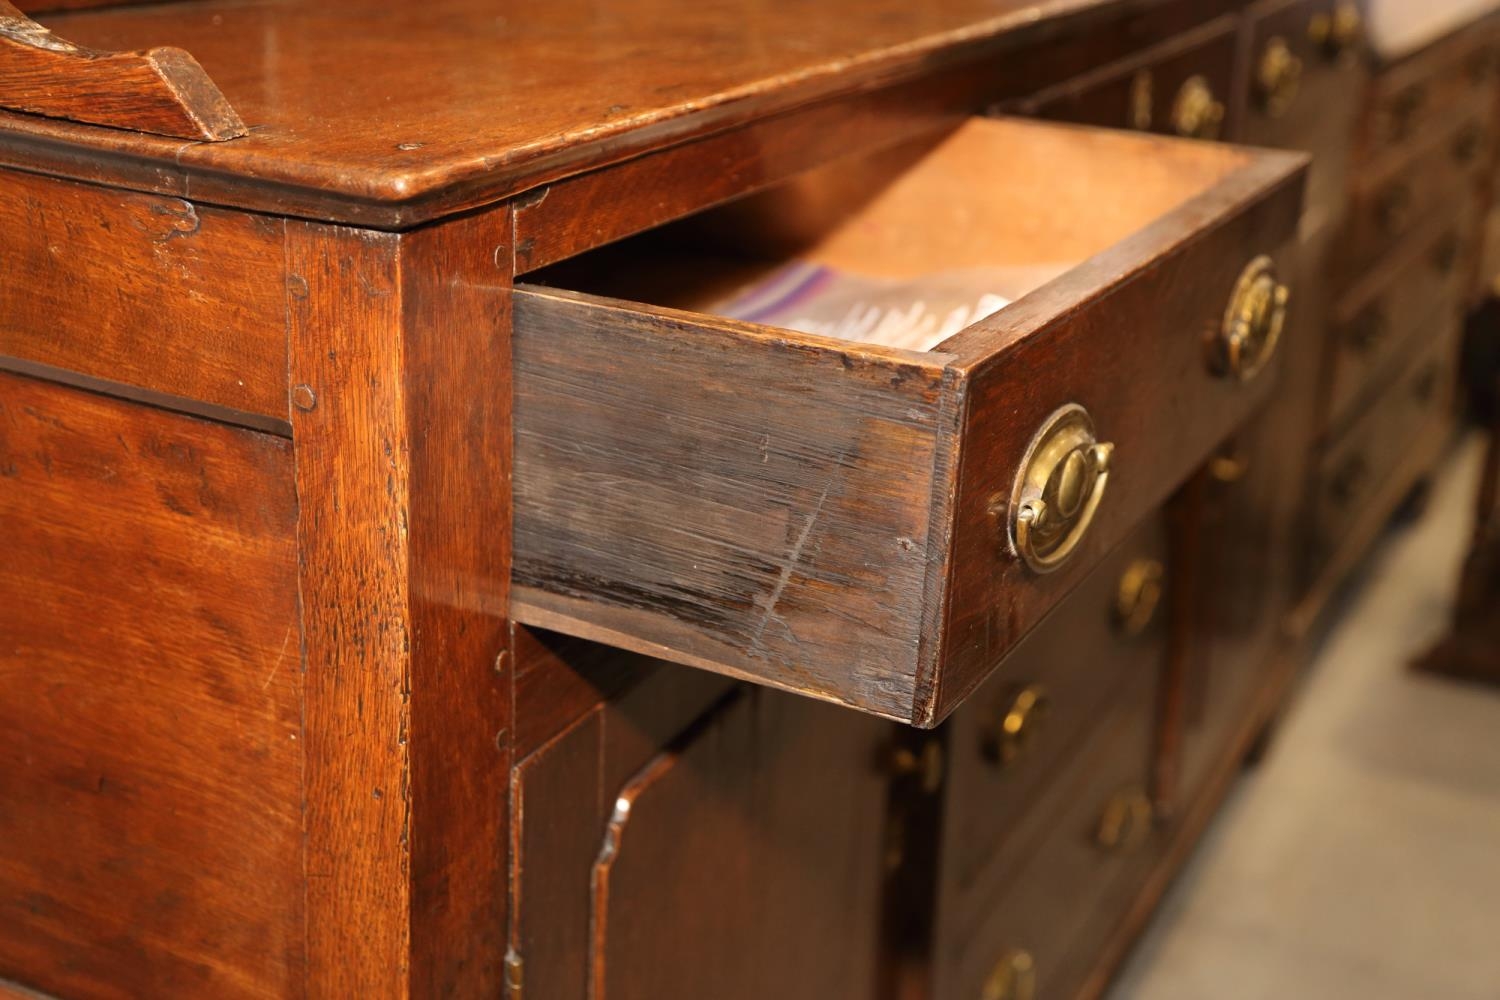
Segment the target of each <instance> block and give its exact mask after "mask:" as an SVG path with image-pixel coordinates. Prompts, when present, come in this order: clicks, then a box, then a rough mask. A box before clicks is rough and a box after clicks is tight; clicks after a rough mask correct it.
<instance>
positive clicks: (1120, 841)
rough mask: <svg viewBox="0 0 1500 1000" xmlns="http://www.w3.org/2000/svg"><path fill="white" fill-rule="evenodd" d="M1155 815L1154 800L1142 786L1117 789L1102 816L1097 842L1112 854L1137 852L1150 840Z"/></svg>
mask: <svg viewBox="0 0 1500 1000" xmlns="http://www.w3.org/2000/svg"><path fill="white" fill-rule="evenodd" d="M1153 815H1154V811H1153V810H1152V808H1151V800H1150V799H1148V798H1146V794H1145V793H1144V792H1142V791H1141V790H1140V789H1139V788H1127V789H1124V790H1122V791H1119V792H1116V793H1115V794H1114V795H1112V796H1111V797H1110V800H1109V802H1108V803H1106V804H1105V806H1104V815H1103V816H1100V817H1099V829H1098V830H1096V831H1095V833H1094V842H1095V843H1097V844H1098V845H1099V846H1100V847H1102V848H1103V849H1104V850H1106V851H1109V852H1110V853H1112V854H1124V853H1126V852H1127V851H1133V850H1135V849H1136V848H1138V847H1140V846H1141V845H1142V844H1144V843H1145V842H1146V837H1147V836H1148V835H1149V834H1150V832H1151V820H1152V817H1153Z"/></svg>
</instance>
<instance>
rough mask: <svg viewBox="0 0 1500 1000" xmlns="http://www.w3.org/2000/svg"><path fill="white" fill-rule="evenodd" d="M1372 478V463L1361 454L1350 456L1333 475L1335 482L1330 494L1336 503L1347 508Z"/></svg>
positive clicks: (1330, 486)
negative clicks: (1370, 477) (1366, 481)
mask: <svg viewBox="0 0 1500 1000" xmlns="http://www.w3.org/2000/svg"><path fill="white" fill-rule="evenodd" d="M1369 476H1370V463H1369V462H1368V461H1366V460H1365V456H1364V455H1362V454H1359V453H1355V454H1353V455H1350V456H1349V457H1348V458H1347V459H1345V460H1344V463H1343V464H1342V465H1340V466H1339V469H1338V471H1337V472H1335V473H1334V474H1333V480H1332V481H1331V482H1330V483H1329V492H1330V493H1331V494H1332V495H1333V501H1334V503H1336V504H1338V505H1339V506H1340V507H1347V506H1348V505H1349V503H1350V502H1351V501H1353V500H1354V498H1355V497H1357V496H1358V495H1359V494H1360V492H1361V491H1362V490H1363V489H1364V485H1365V480H1367V479H1368V478H1369Z"/></svg>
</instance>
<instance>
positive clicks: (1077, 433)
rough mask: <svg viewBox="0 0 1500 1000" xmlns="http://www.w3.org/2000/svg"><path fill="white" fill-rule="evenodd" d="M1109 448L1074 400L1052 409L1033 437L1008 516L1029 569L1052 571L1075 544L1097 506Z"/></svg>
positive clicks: (1104, 481)
mask: <svg viewBox="0 0 1500 1000" xmlns="http://www.w3.org/2000/svg"><path fill="white" fill-rule="evenodd" d="M1113 452H1114V445H1112V444H1107V443H1101V442H1100V441H1098V440H1097V439H1096V438H1095V436H1094V421H1093V419H1092V418H1090V417H1089V414H1088V411H1087V410H1085V409H1084V408H1083V407H1081V406H1079V405H1078V404H1077V403H1069V404H1067V405H1066V406H1064V407H1062V408H1061V409H1059V410H1057V411H1055V412H1054V413H1053V414H1052V415H1051V416H1049V417H1048V418H1047V419H1046V421H1044V422H1043V424H1042V427H1041V429H1040V430H1038V431H1037V432H1036V434H1035V436H1033V437H1032V439H1031V444H1030V445H1029V446H1027V449H1026V457H1025V458H1024V459H1022V461H1021V469H1020V471H1019V472H1018V473H1017V475H1016V482H1015V487H1014V488H1013V489H1012V491H1011V498H1010V507H1009V511H1010V516H1009V519H1008V520H1009V532H1010V543H1011V547H1012V549H1013V550H1014V551H1015V554H1016V555H1017V556H1019V557H1020V558H1021V559H1022V560H1023V561H1024V562H1025V563H1026V565H1027V566H1029V567H1030V568H1031V569H1032V570H1033V571H1035V572H1037V573H1050V572H1052V571H1053V570H1055V569H1057V568H1058V567H1059V566H1061V565H1062V564H1063V563H1064V562H1066V561H1067V559H1068V557H1069V556H1071V555H1072V554H1073V552H1074V550H1075V549H1077V548H1078V543H1079V542H1081V541H1082V540H1083V536H1084V535H1085V534H1086V533H1087V532H1088V529H1089V525H1090V524H1091V523H1093V520H1094V515H1095V514H1096V513H1098V511H1099V501H1100V500H1101V499H1102V498H1103V497H1104V487H1105V486H1106V485H1107V483H1108V482H1109V463H1110V457H1111V455H1112V454H1113Z"/></svg>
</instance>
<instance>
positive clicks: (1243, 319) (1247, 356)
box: [1211, 255, 1290, 382]
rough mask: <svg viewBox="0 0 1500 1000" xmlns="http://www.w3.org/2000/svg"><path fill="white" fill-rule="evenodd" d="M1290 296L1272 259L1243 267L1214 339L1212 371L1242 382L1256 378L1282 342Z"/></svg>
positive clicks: (1257, 259) (1255, 261)
mask: <svg viewBox="0 0 1500 1000" xmlns="http://www.w3.org/2000/svg"><path fill="white" fill-rule="evenodd" d="M1289 297H1290V293H1289V292H1288V291H1287V287H1286V285H1283V284H1282V283H1281V282H1280V281H1279V280H1277V277H1276V265H1275V264H1274V263H1273V262H1272V261H1271V258H1269V257H1266V256H1264V255H1262V256H1260V257H1256V258H1255V259H1254V260H1252V261H1251V262H1250V263H1249V264H1247V265H1245V269H1244V270H1243V271H1241V272H1240V277H1239V280H1238V281H1236V282H1235V286H1234V291H1233V292H1232V293H1230V296H1229V305H1228V307H1227V308H1226V309H1225V310H1224V322H1223V325H1222V326H1221V327H1220V329H1219V335H1218V337H1216V338H1214V350H1213V357H1212V358H1211V363H1212V367H1213V369H1214V370H1215V371H1216V372H1218V373H1219V374H1221V375H1229V376H1232V377H1234V378H1236V379H1238V380H1239V381H1241V382H1248V381H1249V380H1250V379H1252V378H1254V377H1255V376H1256V375H1258V374H1259V373H1260V371H1261V369H1263V368H1265V367H1266V364H1267V363H1268V362H1269V361H1270V360H1271V357H1272V356H1273V355H1274V354H1275V353H1276V347H1277V345H1278V344H1280V343H1281V331H1282V328H1283V327H1284V326H1285V325H1286V307H1287V300H1288V298H1289Z"/></svg>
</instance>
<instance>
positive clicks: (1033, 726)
mask: <svg viewBox="0 0 1500 1000" xmlns="http://www.w3.org/2000/svg"><path fill="white" fill-rule="evenodd" d="M1051 705H1052V702H1051V699H1049V698H1048V697H1047V690H1046V688H1043V687H1042V686H1041V685H1039V684H1027V685H1026V686H1025V687H1022V688H1020V689H1019V690H1017V689H1012V690H1011V691H1009V692H1007V693H1006V695H1005V697H1003V698H1002V699H1001V701H1000V706H999V709H998V710H997V711H996V712H995V715H994V718H993V720H992V721H991V722H990V724H989V725H988V726H986V727H985V729H984V743H983V746H982V749H983V751H984V755H985V757H987V758H989V759H990V760H991V761H992V762H994V763H995V764H998V765H999V766H1001V767H1009V766H1011V765H1012V764H1014V763H1015V762H1016V761H1017V760H1019V759H1020V758H1021V757H1022V756H1023V755H1025V753H1026V751H1027V750H1028V749H1029V748H1030V746H1031V744H1032V743H1033V742H1034V741H1035V740H1036V734H1037V730H1038V729H1039V728H1040V727H1041V725H1042V722H1043V720H1044V719H1046V717H1047V712H1048V711H1049V710H1050V708H1051Z"/></svg>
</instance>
